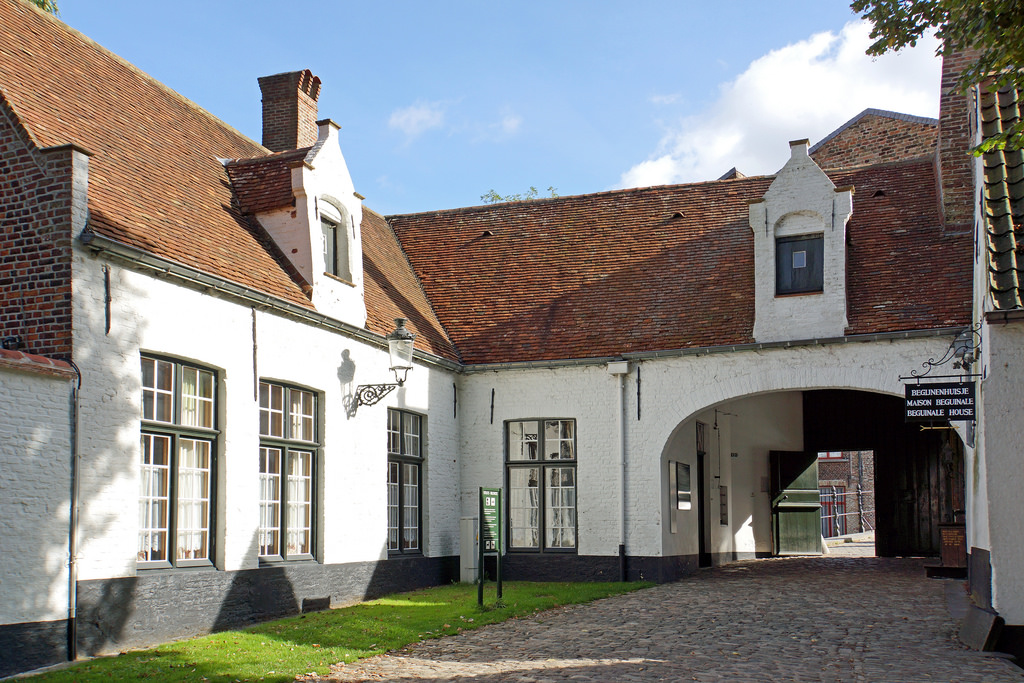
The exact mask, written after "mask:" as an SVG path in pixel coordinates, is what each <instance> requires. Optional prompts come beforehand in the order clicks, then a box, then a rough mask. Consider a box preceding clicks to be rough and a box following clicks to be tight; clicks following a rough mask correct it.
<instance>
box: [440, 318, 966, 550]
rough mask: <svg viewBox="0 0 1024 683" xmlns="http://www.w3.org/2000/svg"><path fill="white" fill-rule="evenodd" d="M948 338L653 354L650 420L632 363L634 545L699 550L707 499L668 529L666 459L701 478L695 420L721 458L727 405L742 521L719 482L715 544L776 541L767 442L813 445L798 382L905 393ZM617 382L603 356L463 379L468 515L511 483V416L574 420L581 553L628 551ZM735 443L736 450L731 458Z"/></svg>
mask: <svg viewBox="0 0 1024 683" xmlns="http://www.w3.org/2000/svg"><path fill="white" fill-rule="evenodd" d="M949 342H950V339H949V338H944V337H929V338H922V339H905V340H894V341H884V342H870V343H845V344H833V345H812V346H802V347H789V348H786V347H779V348H772V349H765V350H760V351H741V352H732V353H719V354H711V355H704V356H682V357H676V358H662V359H658V360H646V361H644V362H643V363H642V364H641V373H642V375H641V377H642V382H641V397H640V401H641V416H640V419H639V420H638V419H637V405H636V402H637V385H636V364H635V363H633V364H632V366H633V367H632V369H631V371H630V373H629V375H628V376H627V380H626V389H625V392H624V396H625V402H624V403H625V405H624V412H625V415H626V422H625V424H626V449H627V453H628V470H627V475H626V481H627V487H626V488H627V491H626V528H627V537H626V552H627V554H629V555H642V556H662V555H675V554H690V553H695V552H696V544H697V540H696V511H695V510H691V511H690V512H689V513H685V512H680V513H678V514H679V515H680V517H678V518H677V519H678V521H679V529H680V531H679V532H677V533H676V534H671V533H670V532H669V531H668V529H667V527H668V524H667V517H666V516H665V515H666V512H667V510H668V509H669V506H668V501H669V497H668V496H669V492H668V476H667V467H668V466H667V463H668V461H670V460H680V459H681V460H683V461H684V462H689V463H691V468H692V469H691V471H692V473H693V476H694V477H695V476H696V460H695V446H694V434H693V421H694V420H695V419H701V420H702V421H704V422H706V424H708V425H709V426H708V433H707V439H708V448H709V453H710V454H712V455H717V447H718V446H717V441H716V439H717V438H718V437H717V433H716V432H715V431H714V430H713V429H712V425H713V424H714V417H715V416H714V410H713V409H714V408H715V407H718V408H719V409H720V410H721V411H724V412H729V413H735V414H736V416H735V417H734V416H722V415H720V417H719V425H720V430H719V431H720V432H721V435H722V455H723V457H722V470H721V472H722V474H721V476H722V477H723V481H724V482H726V485H727V486H729V489H730V492H729V495H730V499H731V502H730V505H731V508H730V524H729V526H728V527H722V526H721V525H719V524H718V520H719V517H718V508H717V502H718V501H717V489H715V488H712V493H713V495H712V496H711V500H710V501H709V503H708V504H709V520H710V521H711V522H712V524H711V530H712V536H711V538H712V542H713V544H714V550H715V552H722V553H727V552H731V551H734V550H735V551H737V552H762V551H763V552H768V551H770V549H771V545H770V519H769V518H768V517H766V516H765V515H766V511H767V505H768V497H767V494H766V493H763V492H762V491H761V477H762V476H767V474H768V465H767V458H768V451H770V450H801V449H802V447H803V443H802V438H803V432H802V403H801V398H800V393H799V391H800V390H803V389H855V390H862V391H870V392H877V393H884V394H890V395H899V396H902V395H903V385H902V383H901V382H900V380H899V375H900V374H902V373H906V372H909V370H911V369H914V368H916V367H917V366H919V365H920V363H921V359H922V358H929V357H937V354H939V355H941V353H942V351H944V350H945V349H946V347H947V346H948V345H949ZM492 389H494V391H495V393H494V420H493V424H492V423H491V418H490V403H491V390H492ZM617 392H618V379H617V378H616V377H615V376H613V375H610V374H609V373H608V372H607V370H606V369H605V368H604V366H603V365H602V366H587V367H573V368H558V369H521V370H502V371H500V372H492V371H488V372H471V373H469V374H467V375H465V376H464V377H462V379H461V383H460V389H459V418H460V419H459V422H460V428H461V439H460V448H459V450H460V453H461V468H462V474H461V480H462V514H463V515H467V516H472V515H476V514H477V490H478V487H480V486H495V485H502V486H503V485H504V447H505V446H504V435H503V432H502V430H503V426H504V421H506V420H515V419H523V418H538V417H558V418H574V419H576V421H577V440H578V462H579V471H578V501H579V508H578V525H579V553H580V554H581V555H606V556H607V555H614V554H616V552H617V548H618V542H619V538H618V536H619V519H620V518H619V483H618V482H619V480H618V462H619V461H618V431H617V430H618V420H619V415H618V413H617V410H618V407H617V400H618V399H617ZM712 449H714V450H712ZM734 451H735V452H736V453H737V455H738V457H737V458H736V459H735V460H733V459H732V458H731V457H730V454H731V453H732V452H734ZM711 463H713V465H712V464H711ZM717 467H718V464H717V461H716V460H714V459H713V458H711V457H709V476H713V475H714V474H717V473H718V470H717ZM717 485H718V484H717V482H715V483H713V484H712V486H713V487H717ZM759 513H760V514H759ZM689 517H692V520H691V519H689ZM748 519H749V520H750V521H749V522H748V521H747V520H748ZM686 528H690V529H692V535H691V536H687V535H686V533H684V532H683V529H686Z"/></svg>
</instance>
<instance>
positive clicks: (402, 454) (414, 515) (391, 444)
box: [388, 408, 423, 554]
mask: <svg viewBox="0 0 1024 683" xmlns="http://www.w3.org/2000/svg"><path fill="white" fill-rule="evenodd" d="M422 478H423V417H422V416H421V415H417V414H416V413H410V412H408V411H405V410H396V409H394V408H389V409H388V552H389V553H391V554H403V553H421V552H423V548H422V545H421V534H420V526H421V520H422V518H423V516H422V507H421V501H422V499H423V496H422V486H421V483H422Z"/></svg>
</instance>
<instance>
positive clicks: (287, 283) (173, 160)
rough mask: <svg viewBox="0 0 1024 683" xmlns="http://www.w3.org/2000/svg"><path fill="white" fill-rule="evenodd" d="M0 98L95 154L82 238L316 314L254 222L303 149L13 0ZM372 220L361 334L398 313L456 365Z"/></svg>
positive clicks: (36, 128) (1, 14)
mask: <svg viewBox="0 0 1024 683" xmlns="http://www.w3.org/2000/svg"><path fill="white" fill-rule="evenodd" d="M0 99H2V100H4V101H6V102H8V103H9V104H10V106H11V109H12V110H13V111H14V112H15V114H16V115H17V117H18V122H19V123H21V125H23V126H24V128H25V129H26V131H27V132H28V133H29V135H30V136H31V137H32V139H33V140H34V141H35V142H37V144H39V145H40V146H42V147H49V146H58V145H64V144H67V143H75V144H77V145H79V146H80V147H83V148H85V149H87V150H88V151H90V152H92V153H93V156H92V157H91V158H90V161H89V211H90V223H89V229H91V230H94V231H95V232H97V233H100V234H102V235H105V236H107V237H110V238H113V239H115V240H118V241H121V242H124V243H127V244H129V245H131V246H134V247H137V248H139V249H142V250H144V251H147V252H150V253H152V254H155V255H157V256H161V257H164V258H167V259H171V260H173V261H176V262H179V263H182V264H185V265H188V266H191V267H193V268H197V269H199V270H202V271H204V272H207V273H210V274H212V275H215V276H218V277H222V278H225V279H228V280H231V281H233V282H236V283H239V284H242V285H245V286H247V287H251V288H253V289H255V290H258V291H261V292H264V293H266V294H271V295H273V296H276V297H279V298H281V299H283V300H285V301H287V302H290V303H292V304H297V305H299V306H304V307H306V308H312V304H311V303H310V301H309V299H308V298H307V297H306V296H305V295H304V293H303V291H302V287H303V285H305V284H306V283H305V281H304V280H303V279H302V278H301V277H300V276H299V275H298V273H297V271H296V270H295V269H294V267H292V265H291V264H290V263H289V262H288V260H287V259H286V258H285V256H284V255H283V254H281V252H280V251H279V250H278V249H277V247H276V245H275V244H274V243H273V241H272V240H271V239H270V237H269V236H268V235H267V234H266V232H265V231H264V230H263V229H262V228H261V227H260V226H259V225H258V223H257V222H256V221H255V220H254V219H253V218H252V216H251V214H254V213H256V212H260V211H268V210H272V209H275V208H280V207H283V206H288V205H290V204H291V203H292V193H291V174H290V171H289V168H288V166H289V164H294V163H296V162H298V161H301V160H302V158H303V157H304V156H305V155H306V152H308V150H309V148H303V149H299V150H293V151H288V152H281V153H277V154H271V153H270V152H269V150H267V149H266V148H265V147H263V146H262V145H259V144H257V143H255V142H253V141H252V140H250V139H248V138H246V137H245V136H243V135H241V134H240V133H238V132H237V131H235V130H234V129H232V128H231V127H229V126H228V125H226V124H224V123H223V122H221V121H219V120H217V119H216V118H214V117H213V116H212V115H210V114H209V113H208V112H206V111H204V110H203V109H201V108H199V107H198V106H196V105H195V104H193V103H192V102H189V101H188V100H186V99H185V98H183V97H181V96H180V95H178V94H177V93H175V92H173V91H171V90H170V89H168V88H167V87H166V86H164V85H162V84H160V83H158V82H157V81H155V80H153V79H152V78H150V77H149V76H147V75H146V74H144V73H142V72H141V71H139V70H138V69H136V68H135V67H133V66H132V65H130V64H128V63H127V62H125V61H124V60H122V59H121V58H120V57H117V56H116V55H114V54H112V53H110V52H108V51H107V50H105V49H104V48H102V47H100V46H99V45H97V44H96V43H94V42H93V41H91V40H89V39H88V38H86V37H85V36H82V35H81V34H80V33H78V32H77V31H75V30H73V29H71V28H69V27H68V26H66V25H65V24H63V23H62V22H61V21H59V20H57V19H55V18H54V17H52V16H50V15H48V14H45V13H43V12H39V11H36V10H34V9H33V8H31V7H29V6H27V5H26V4H23V3H21V2H17V1H14V2H12V1H11V0H0ZM253 106H258V102H254V103H253ZM220 159H232V160H234V161H232V162H229V163H228V165H227V167H225V166H224V165H223V164H222V163H221V161H220ZM233 190H234V192H233ZM377 223H381V224H383V222H382V221H380V219H379V217H377V218H374V217H373V216H372V215H371V216H369V217H368V218H366V219H364V226H363V229H364V237H363V241H364V247H365V249H364V251H365V253H366V256H365V257H364V258H365V259H366V262H367V263H368V264H369V268H368V270H367V275H366V283H367V284H366V288H367V299H366V302H367V309H368V310H367V314H368V322H367V327H368V329H370V330H372V331H374V332H379V333H381V334H386V333H387V332H389V331H391V330H392V329H393V327H394V323H393V321H392V320H391V319H392V318H394V317H398V316H399V315H405V317H409V318H410V319H411V320H410V323H411V327H412V328H413V329H414V330H416V331H417V332H418V333H419V335H418V337H417V347H418V348H421V349H423V350H426V351H433V352H435V353H438V354H439V355H442V356H445V357H447V358H453V359H454V358H456V355H455V351H454V349H453V347H452V345H451V343H450V342H449V341H448V340H447V338H446V337H445V334H444V331H443V329H442V327H441V325H440V324H439V323H438V322H437V319H436V317H434V316H433V313H432V312H431V310H430V306H429V304H428V303H427V302H426V299H425V297H424V295H423V292H422V289H421V288H420V287H419V283H418V282H417V281H416V276H415V275H414V274H413V273H412V271H411V268H410V267H409V265H408V263H407V262H404V263H403V261H404V257H402V255H401V249H400V248H399V247H398V245H397V243H395V238H394V235H393V233H392V232H391V230H390V228H388V227H387V225H386V224H383V228H384V229H383V231H382V230H380V229H378V227H379V226H378V225H377ZM377 240H382V242H381V243H379V244H378V243H377ZM407 306H408V308H407Z"/></svg>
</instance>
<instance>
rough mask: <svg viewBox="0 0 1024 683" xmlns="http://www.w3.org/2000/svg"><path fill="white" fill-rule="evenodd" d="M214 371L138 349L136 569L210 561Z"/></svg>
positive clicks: (215, 411)
mask: <svg viewBox="0 0 1024 683" xmlns="http://www.w3.org/2000/svg"><path fill="white" fill-rule="evenodd" d="M216 385H217V381H216V375H215V374H214V372H213V371H212V370H208V369H205V368H200V367H196V366H193V365H188V364H185V363H177V362H174V361H172V360H164V359H160V358H150V357H146V356H143V357H142V448H141V462H140V472H139V475H140V476H139V548H138V556H137V562H138V566H139V568H140V569H155V568H161V567H193V566H202V565H210V564H212V563H213V548H212V543H213V540H212V535H211V530H212V529H213V490H214V481H213V479H214V458H215V454H216V452H217V431H216V415H217V410H216V401H217V399H216Z"/></svg>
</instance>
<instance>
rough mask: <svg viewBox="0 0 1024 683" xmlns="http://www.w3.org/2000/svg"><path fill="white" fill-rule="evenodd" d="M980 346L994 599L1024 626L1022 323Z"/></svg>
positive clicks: (992, 328)
mask: <svg viewBox="0 0 1024 683" xmlns="http://www.w3.org/2000/svg"><path fill="white" fill-rule="evenodd" d="M984 343H985V344H986V345H987V351H986V356H987V361H986V364H985V365H986V368H987V372H986V375H987V376H986V377H985V378H984V380H982V381H981V382H980V396H981V403H982V406H983V411H982V413H981V421H980V423H979V430H978V431H979V436H980V437H981V441H980V442H979V443H978V450H980V451H981V452H983V453H984V466H985V468H986V469H987V472H985V473H984V476H982V477H976V478H977V479H980V480H982V481H984V482H985V484H986V485H987V503H988V521H989V528H988V532H989V534H990V539H989V540H990V546H989V547H990V550H991V553H992V584H993V585H992V592H993V595H992V600H993V603H994V605H993V606H994V607H995V609H996V610H997V611H998V612H999V614H1000V615H1001V616H1002V617H1003V618H1004V619H1005V620H1006V623H1008V624H1024V575H1022V573H1021V570H1020V568H1021V567H1024V543H1022V542H1021V534H1020V528H1021V519H1022V518H1024V495H1022V491H1024V466H1022V462H1024V411H1022V395H1024V393H1022V389H1024V324H1022V323H1020V322H1017V323H1011V324H1007V325H993V324H990V325H986V326H985V339H984ZM969 465H970V463H969ZM973 493H975V492H974V491H973V490H969V491H968V495H969V496H970V495H971V494H973ZM975 507H977V506H975ZM973 542H974V541H972V543H973ZM982 547H984V546H982Z"/></svg>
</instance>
